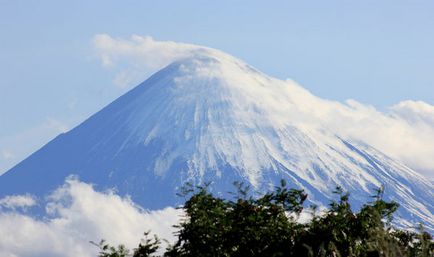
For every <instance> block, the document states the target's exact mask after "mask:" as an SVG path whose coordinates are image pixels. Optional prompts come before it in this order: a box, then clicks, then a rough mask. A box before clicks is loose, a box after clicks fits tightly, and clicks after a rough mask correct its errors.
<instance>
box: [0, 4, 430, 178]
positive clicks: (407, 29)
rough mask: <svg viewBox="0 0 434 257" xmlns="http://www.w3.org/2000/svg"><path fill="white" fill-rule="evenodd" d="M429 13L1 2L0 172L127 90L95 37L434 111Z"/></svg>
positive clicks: (324, 92) (358, 7) (382, 103)
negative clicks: (193, 53) (209, 53)
mask: <svg viewBox="0 0 434 257" xmlns="http://www.w3.org/2000/svg"><path fill="white" fill-rule="evenodd" d="M433 12H434V1H417V0H411V1H410V0H408V1H402V0H393V1H387V0H386V1H332V0H330V1H233V0H232V1H207V2H205V1H185V0H184V1H68V2H67V1H58V0H57V1H42V0H40V1H20V0H0V173H2V171H5V170H6V169H7V168H9V167H10V166H11V165H13V164H15V163H16V162H18V161H19V160H21V159H23V158H25V157H26V156H27V155H28V154H29V153H31V152H32V151H34V150H36V149H37V148H39V147H40V146H42V145H43V144H44V143H46V142H47V141H48V140H49V139H51V138H52V137H53V136H55V135H56V134H58V133H59V132H61V131H65V130H67V129H69V128H71V127H72V126H74V125H76V124H77V123H78V122H80V121H82V120H83V119H85V118H86V117H88V116H89V115H91V114H92V113H94V112H96V111H98V110H99V109H100V108H101V107H103V106H104V105H105V104H107V103H109V102H111V101H112V100H114V99H115V98H116V97H118V96H120V95H121V94H122V93H124V92H126V91H127V90H128V89H129V88H119V87H116V86H115V85H114V83H113V78H114V76H115V74H114V72H113V71H112V70H110V69H105V68H103V67H102V66H101V63H100V61H99V60H98V58H97V56H96V54H95V49H94V48H93V46H92V43H91V42H92V38H93V37H94V36H95V35H96V34H100V33H106V34H108V35H110V36H112V37H115V38H129V37H130V36H131V35H132V34H137V35H149V36H152V37H154V38H155V39H157V40H173V41H180V42H187V43H194V44H199V45H205V46H209V47H213V48H218V49H221V50H223V51H225V52H228V53H230V54H233V55H235V56H236V57H239V58H241V59H243V60H245V61H246V62H247V63H249V64H251V65H253V66H255V67H256V68H258V69H260V70H262V71H264V72H265V73H267V74H269V75H272V76H275V77H278V78H281V79H286V78H291V79H294V80H295V81H297V82H298V83H300V84H301V85H303V86H304V87H305V88H307V89H308V90H310V91H311V92H312V93H314V94H315V95H318V96H320V97H323V98H328V99H333V100H338V101H343V100H345V99H348V98H353V99H356V100H358V101H360V102H362V103H366V104H371V105H373V106H375V107H376V108H378V109H381V110H384V109H387V107H388V106H391V105H393V104H395V103H398V102H400V101H402V100H406V99H413V100H422V101H425V102H427V103H429V104H434V71H433V68H434V48H433V46H434V15H432V13H433ZM146 75H147V74H144V77H143V79H145V78H146Z"/></svg>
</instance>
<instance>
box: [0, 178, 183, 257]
mask: <svg viewBox="0 0 434 257" xmlns="http://www.w3.org/2000/svg"><path fill="white" fill-rule="evenodd" d="M33 204H36V203H35V202H34V199H33V198H31V197H30V196H28V195H25V196H12V197H8V198H3V199H0V205H2V206H3V207H4V208H6V207H9V208H10V209H9V211H4V210H3V211H2V212H0V227H1V228H2V234H4V235H7V236H2V237H0V256H20V257H26V256H46V257H50V256H71V257H73V256H83V257H90V256H96V255H97V252H98V249H97V248H96V247H95V246H93V245H91V244H90V243H89V241H96V242H98V241H99V240H100V239H103V238H104V239H106V240H107V241H108V242H109V243H111V244H120V243H123V244H126V245H127V246H128V247H129V248H134V247H137V245H138V243H139V240H140V238H141V237H142V235H143V232H144V231H147V230H151V231H152V233H155V234H157V235H159V236H160V237H162V238H165V239H168V240H171V241H173V240H174V235H173V234H172V232H174V228H173V227H172V225H174V224H176V223H177V222H178V219H179V215H180V212H179V210H176V209H174V208H166V209H163V210H157V211H151V212H148V211H145V210H142V209H140V208H139V207H137V206H136V205H135V204H134V203H133V202H131V201H130V200H129V199H128V198H122V197H120V196H118V195H116V194H114V193H112V192H105V193H102V192H96V191H95V190H94V189H93V188H92V186H91V185H89V184H86V183H83V182H80V181H78V180H76V179H69V180H67V181H66V183H65V185H63V186H62V187H60V188H59V189H57V190H56V191H55V192H53V193H52V194H51V195H50V196H49V198H48V202H46V203H45V208H46V210H47V215H46V216H45V217H43V218H41V219H36V218H33V217H31V216H30V215H26V214H23V213H22V212H18V211H16V207H17V206H30V205H33Z"/></svg>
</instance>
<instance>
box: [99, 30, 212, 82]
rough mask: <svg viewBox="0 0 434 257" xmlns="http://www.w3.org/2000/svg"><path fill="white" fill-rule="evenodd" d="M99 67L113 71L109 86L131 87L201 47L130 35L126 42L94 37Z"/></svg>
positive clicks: (103, 36)
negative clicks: (99, 62)
mask: <svg viewBox="0 0 434 257" xmlns="http://www.w3.org/2000/svg"><path fill="white" fill-rule="evenodd" d="M92 43H93V46H94V48H95V51H96V54H97V56H98V58H99V59H100V61H101V64H102V66H103V67H105V68H108V69H112V70H114V71H115V78H114V80H113V83H114V84H115V85H116V86H118V87H120V88H127V87H130V86H133V85H135V84H137V83H139V82H141V80H144V79H145V78H146V76H148V75H149V73H151V72H154V71H156V70H158V69H160V68H162V67H164V66H166V65H168V64H169V63H171V62H173V61H174V60H177V59H180V58H184V57H186V56H188V55H189V54H191V53H193V52H194V51H197V50H198V49H205V47H201V46H197V45H192V44H185V43H177V42H173V41H157V40H154V39H153V38H152V37H150V36H138V35H132V36H131V37H130V38H129V39H122V38H113V37H111V36H110V35H107V34H97V35H95V36H94V37H93V40H92Z"/></svg>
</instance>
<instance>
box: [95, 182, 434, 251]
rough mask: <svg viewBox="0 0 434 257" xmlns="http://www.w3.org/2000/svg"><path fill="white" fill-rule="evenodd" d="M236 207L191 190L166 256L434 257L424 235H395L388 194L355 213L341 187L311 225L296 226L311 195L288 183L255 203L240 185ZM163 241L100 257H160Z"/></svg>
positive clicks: (147, 240)
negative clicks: (175, 238)
mask: <svg viewBox="0 0 434 257" xmlns="http://www.w3.org/2000/svg"><path fill="white" fill-rule="evenodd" d="M236 185H237V189H238V190H237V193H236V194H235V197H234V200H226V199H222V198H219V197H216V196H214V195H212V194H211V193H210V192H209V191H208V190H207V186H205V187H197V188H193V187H192V186H191V185H189V186H187V187H185V188H184V190H183V191H182V195H184V196H186V195H191V197H190V198H189V200H187V201H186V203H185V205H184V206H183V207H182V209H183V210H184V212H185V217H184V219H183V220H182V221H181V222H180V224H178V225H176V226H175V227H176V228H177V229H178V231H177V234H176V235H177V241H176V242H175V244H174V245H170V246H169V247H168V248H167V249H166V250H165V253H164V254H163V255H162V256H167V257H171V256H173V257H178V256H182V257H184V256H185V257H190V256H192V257H193V256H194V257H198V256H201V257H220V256H222V257H223V256H228V257H229V256H231V257H249V256H258V257H259V256H261V257H277V256H297V257H304V256H309V257H317V256H318V257H320V256H321V257H338V256H341V257H344V256H351V257H392V256H393V257H395V256H396V257H416V256H421V257H433V256H434V255H433V252H434V242H433V239H432V237H431V235H430V234H429V233H427V232H424V231H423V229H422V228H420V229H419V232H410V231H406V230H400V229H396V228H393V227H392V226H391V224H390V222H391V220H392V218H393V214H394V212H395V211H396V210H397V208H398V204H397V203H396V202H386V201H384V200H383V199H382V191H383V190H382V189H378V190H377V191H376V193H375V195H373V196H372V201H371V202H369V203H366V204H364V205H363V206H362V208H361V209H360V210H359V211H358V212H354V211H353V210H352V209H351V206H350V203H349V194H348V193H345V192H343V190H342V189H341V188H339V187H338V188H336V190H335V191H334V193H335V194H336V195H337V196H338V200H336V201H332V202H331V203H330V206H329V209H328V210H327V211H326V212H325V213H322V214H320V215H317V214H316V212H317V211H316V208H315V207H311V208H310V209H311V210H312V219H311V220H310V221H309V222H307V223H304V224H302V223H299V222H297V217H298V216H299V215H300V213H301V212H302V210H303V203H304V201H305V200H306V198H307V195H306V194H305V193H304V191H303V190H295V189H290V188H288V187H287V185H286V183H285V182H284V181H282V182H281V185H280V186H279V187H277V188H276V189H275V190H274V191H273V192H269V193H267V194H265V195H263V196H262V197H260V198H254V197H252V196H249V189H248V187H245V186H243V184H241V183H236ZM160 245H161V240H160V239H159V238H157V237H156V236H154V237H151V238H149V232H146V233H145V239H144V240H142V242H141V243H140V244H139V246H138V247H137V248H136V249H133V250H132V251H130V250H128V249H126V248H125V247H124V246H122V245H120V246H118V247H113V246H110V245H108V244H106V243H105V241H101V242H100V244H98V246H99V247H100V253H99V257H123V256H133V257H144V256H158V253H159V252H162V250H160Z"/></svg>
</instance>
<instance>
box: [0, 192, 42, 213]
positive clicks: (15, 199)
mask: <svg viewBox="0 0 434 257" xmlns="http://www.w3.org/2000/svg"><path fill="white" fill-rule="evenodd" d="M34 205H36V200H35V198H34V197H32V196H31V195H10V196H6V197H4V198H2V199H0V210H1V209H2V207H3V208H6V209H12V210H15V209H18V208H20V209H21V208H23V209H26V208H28V207H32V206H34Z"/></svg>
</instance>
